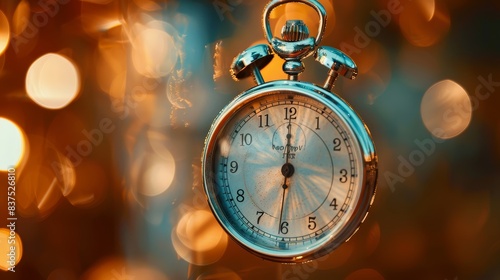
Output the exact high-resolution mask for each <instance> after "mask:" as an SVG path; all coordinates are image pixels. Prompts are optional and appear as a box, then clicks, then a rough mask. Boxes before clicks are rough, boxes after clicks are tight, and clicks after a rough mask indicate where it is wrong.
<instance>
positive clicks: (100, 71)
mask: <svg viewBox="0 0 500 280" xmlns="http://www.w3.org/2000/svg"><path fill="white" fill-rule="evenodd" d="M95 64H96V72H95V76H96V79H97V82H98V83H99V86H100V88H101V89H102V90H103V91H104V92H107V93H108V94H109V95H110V96H111V97H113V98H115V99H123V98H124V95H125V89H126V78H127V53H126V49H125V46H124V44H123V43H121V42H115V41H111V40H100V41H99V46H98V51H97V55H96V59H95Z"/></svg>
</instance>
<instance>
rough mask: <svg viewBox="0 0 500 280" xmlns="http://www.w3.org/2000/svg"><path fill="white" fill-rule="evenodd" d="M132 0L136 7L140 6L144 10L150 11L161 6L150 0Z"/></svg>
mask: <svg viewBox="0 0 500 280" xmlns="http://www.w3.org/2000/svg"><path fill="white" fill-rule="evenodd" d="M133 1H134V3H135V4H136V5H137V6H138V7H140V8H141V9H143V10H145V11H150V12H152V11H156V10H160V9H161V6H160V5H159V4H158V3H156V2H155V1H152V0H133Z"/></svg>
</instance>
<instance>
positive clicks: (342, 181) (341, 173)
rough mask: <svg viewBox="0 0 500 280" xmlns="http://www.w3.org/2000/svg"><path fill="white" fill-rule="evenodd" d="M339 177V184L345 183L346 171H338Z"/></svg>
mask: <svg viewBox="0 0 500 280" xmlns="http://www.w3.org/2000/svg"><path fill="white" fill-rule="evenodd" d="M340 175H341V177H340V178H339V181H340V182H341V183H345V182H347V170H345V169H342V170H340Z"/></svg>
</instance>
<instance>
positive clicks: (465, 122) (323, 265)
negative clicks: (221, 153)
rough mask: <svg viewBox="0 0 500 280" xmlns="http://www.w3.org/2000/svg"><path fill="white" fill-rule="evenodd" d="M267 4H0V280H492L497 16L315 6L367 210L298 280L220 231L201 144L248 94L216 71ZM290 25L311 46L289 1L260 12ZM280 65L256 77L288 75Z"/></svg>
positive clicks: (496, 250) (499, 197)
mask: <svg viewBox="0 0 500 280" xmlns="http://www.w3.org/2000/svg"><path fill="white" fill-rule="evenodd" d="M267 2H268V1H263V0H258V1H256V0H252V1H250V0H182V1H181V0H177V1H175V0H144V1H143V0H22V1H15V0H2V1H1V2H0V186H1V188H0V221H1V222H0V269H1V271H0V278H1V279H50V280H56V279H69V280H72V279H113V280H121V279H258V278H260V279H348V280H353V279H500V267H499V263H500V238H499V237H500V218H499V217H500V203H498V202H500V175H498V174H499V168H500V162H499V158H500V118H499V117H498V107H499V105H500V97H499V92H500V71H499V67H498V65H500V54H499V50H500V2H498V1H471V0H377V1H361V0H352V1H340V0H321V1H320V2H321V3H322V4H323V5H324V7H325V9H326V11H327V13H328V25H327V28H326V34H325V37H324V40H323V42H322V45H328V46H333V47H336V48H339V49H341V50H343V51H344V52H346V53H347V54H349V55H350V56H351V57H352V58H353V59H354V60H355V61H356V63H357V64H358V67H359V72H360V74H359V76H358V78H357V79H356V80H354V81H347V80H345V81H344V80H339V81H338V82H337V84H336V88H335V91H336V92H337V93H338V94H339V95H341V96H342V97H343V98H345V99H346V100H347V101H348V102H349V103H350V104H351V105H352V106H353V107H354V108H355V109H356V110H357V112H358V113H359V114H360V115H361V116H362V118H363V119H364V120H365V122H366V124H367V126H368V127H369V128H370V130H371V132H372V135H373V138H374V141H375V144H376V148H377V152H378V157H379V180H378V191H377V195H376V198H375V202H374V205H373V207H372V209H371V211H370V214H369V216H368V219H367V220H366V221H365V223H364V224H363V225H362V226H361V228H360V230H359V231H358V232H357V234H356V235H355V236H354V237H353V238H352V239H351V240H349V241H348V242H347V243H345V244H343V245H342V246H341V247H339V248H338V249H337V250H336V251H335V252H333V253H332V254H330V255H329V256H328V257H325V258H322V259H320V260H317V261H313V262H310V263H306V264H302V265H294V266H291V265H282V264H276V263H271V262H268V261H264V260H261V259H259V258H257V257H254V256H253V255H251V254H249V253H248V252H246V251H245V250H243V249H241V248H240V247H238V246H237V245H236V244H235V243H234V242H233V241H232V240H231V239H230V238H229V237H228V236H227V235H226V234H225V232H223V230H222V229H221V228H220V226H219V225H218V224H217V222H216V221H215V219H214V218H213V216H212V214H211V212H210V210H209V208H208V205H207V203H206V200H205V195H204V193H203V188H202V183H201V178H200V157H201V152H202V149H203V141H204V137H205V135H206V133H207V131H208V128H209V125H210V123H211V121H212V120H213V118H214V117H215V115H216V114H217V112H218V111H219V110H221V109H222V107H223V106H224V105H225V104H227V103H228V102H229V100H231V99H232V98H233V97H234V96H235V95H236V94H237V93H239V92H242V91H244V90H246V89H248V88H250V87H252V86H253V82H252V81H251V80H244V81H240V82H234V81H233V80H232V79H231V77H230V76H229V66H230V63H231V61H232V59H233V57H234V56H236V55H237V54H238V53H240V52H241V51H243V50H244V49H246V48H247V47H249V46H251V45H254V44H257V43H266V41H265V39H264V35H263V32H262V23H261V15H262V11H263V8H264V6H265V4H266V3H267ZM297 17H299V18H302V19H303V20H304V21H305V22H306V23H307V24H308V26H309V29H310V30H311V33H312V35H314V36H315V33H314V30H317V24H318V23H317V16H316V15H315V13H314V11H313V10H310V9H309V8H307V6H304V5H302V4H290V5H287V6H286V7H285V6H282V7H280V8H278V9H276V10H275V11H274V12H273V13H272V14H271V24H272V25H273V30H275V32H277V33H278V34H279V30H280V29H281V26H282V25H283V23H284V22H285V20H286V19H293V18H297ZM274 26H275V27H274ZM305 64H306V67H307V70H306V72H305V73H304V74H303V75H302V76H301V79H302V80H306V81H310V82H314V83H318V84H323V82H324V80H325V79H326V77H327V71H326V70H327V69H326V68H324V67H323V66H321V65H319V64H318V63H316V62H315V61H314V59H312V58H308V59H306V61H305ZM281 65H282V62H281V61H280V60H279V58H277V57H275V59H274V60H273V61H272V62H271V64H270V65H269V66H268V67H267V68H265V69H264V70H263V76H264V78H265V79H266V80H276V79H282V78H284V77H285V75H284V74H283V73H282V72H281ZM13 179H15V180H14V181H13ZM10 182H15V186H16V188H15V196H14V194H12V191H13V189H8V184H9V183H10ZM9 197H11V198H9ZM12 198H15V204H13V203H11V204H8V201H12ZM9 199H10V200H9ZM12 206H14V208H12ZM9 207H11V208H9ZM9 218H11V219H10V220H9ZM12 218H17V220H13V219H12ZM11 222H15V230H12V227H11V228H9V227H7V226H8V225H9V224H10V223H11ZM4 225H5V226H4ZM13 234H14V235H13ZM13 241H15V244H16V247H15V250H14V252H15V253H14V254H12V253H11V251H12V248H11V245H12V244H11V243H9V242H13ZM8 254H11V255H15V256H14V257H11V256H9V255H8ZM9 261H13V262H14V263H9ZM13 264H15V268H12V265H13ZM9 268H11V269H13V270H15V272H11V271H8V270H9Z"/></svg>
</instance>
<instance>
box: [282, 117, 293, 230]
mask: <svg viewBox="0 0 500 280" xmlns="http://www.w3.org/2000/svg"><path fill="white" fill-rule="evenodd" d="M287 128H288V131H287V134H286V140H287V144H286V155H285V156H286V161H285V164H283V166H282V167H281V174H283V176H284V177H285V180H284V182H283V185H282V188H283V196H282V197H281V211H280V222H279V224H278V234H280V233H282V230H281V229H282V228H283V227H282V222H283V208H284V204H285V194H286V189H288V184H287V180H288V178H290V177H292V175H293V173H294V172H295V168H294V167H293V165H292V164H291V163H289V162H288V161H289V158H290V145H291V139H292V134H291V131H292V118H289V120H288V127H287Z"/></svg>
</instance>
